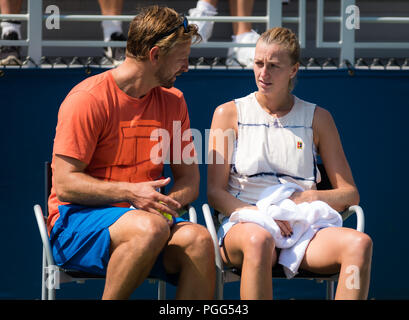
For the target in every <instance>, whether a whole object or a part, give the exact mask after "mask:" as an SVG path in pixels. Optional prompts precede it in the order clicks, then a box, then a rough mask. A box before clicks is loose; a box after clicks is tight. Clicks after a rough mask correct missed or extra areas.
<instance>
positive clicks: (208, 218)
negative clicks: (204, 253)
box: [202, 203, 223, 270]
mask: <svg viewBox="0 0 409 320" xmlns="http://www.w3.org/2000/svg"><path fill="white" fill-rule="evenodd" d="M202 210H203V216H204V219H205V223H206V227H207V230H208V231H209V233H210V235H211V236H212V239H213V245H214V252H215V257H216V266H217V267H218V268H219V269H220V270H223V260H222V256H221V255H220V249H219V241H218V239H217V232H216V228H215V226H214V222H213V217H212V212H211V211H210V207H209V205H208V204H207V203H205V204H204V205H203V206H202Z"/></svg>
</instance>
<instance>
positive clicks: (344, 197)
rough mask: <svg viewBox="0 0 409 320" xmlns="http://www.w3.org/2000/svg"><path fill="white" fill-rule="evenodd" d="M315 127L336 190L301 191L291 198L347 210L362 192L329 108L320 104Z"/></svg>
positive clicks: (314, 121) (316, 111) (323, 160)
mask: <svg viewBox="0 0 409 320" xmlns="http://www.w3.org/2000/svg"><path fill="white" fill-rule="evenodd" d="M312 126H313V131H314V143H315V145H316V147H317V150H318V153H319V154H320V156H321V159H322V162H323V164H324V167H325V170H326V172H327V174H328V178H329V180H330V182H331V185H332V187H333V189H332V190H308V191H304V192H297V193H295V194H293V195H292V197H291V199H292V200H293V201H295V202H296V203H301V202H312V201H314V200H321V201H324V202H326V203H328V205H330V206H331V207H332V208H334V209H335V210H337V211H344V210H345V209H347V208H348V207H349V206H351V205H355V204H358V203H359V193H358V189H357V188H356V186H355V182H354V179H353V177H352V172H351V169H350V167H349V164H348V160H347V159H346V157H345V153H344V150H343V148H342V143H341V139H340V137H339V134H338V130H337V128H336V125H335V122H334V119H333V118H332V116H331V114H330V113H329V112H328V111H327V110H325V109H323V108H320V107H317V108H316V110H315V114H314V120H313V124H312Z"/></svg>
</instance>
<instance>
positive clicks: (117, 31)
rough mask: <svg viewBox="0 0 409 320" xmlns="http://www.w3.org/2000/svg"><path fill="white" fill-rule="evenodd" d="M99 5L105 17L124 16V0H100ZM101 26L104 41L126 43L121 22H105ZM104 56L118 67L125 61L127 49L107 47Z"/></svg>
mask: <svg viewBox="0 0 409 320" xmlns="http://www.w3.org/2000/svg"><path fill="white" fill-rule="evenodd" d="M98 3H99V6H100V8H101V13H102V14H103V15H104V16H117V15H120V14H122V7H123V0H98ZM101 25H102V31H103V33H104V41H126V37H125V36H124V34H123V30H122V22H121V21H120V20H104V21H102V23H101ZM104 55H105V56H106V57H107V58H108V59H110V60H112V62H113V63H114V65H118V64H120V63H121V62H122V61H123V60H124V59H125V48H123V47H106V48H104Z"/></svg>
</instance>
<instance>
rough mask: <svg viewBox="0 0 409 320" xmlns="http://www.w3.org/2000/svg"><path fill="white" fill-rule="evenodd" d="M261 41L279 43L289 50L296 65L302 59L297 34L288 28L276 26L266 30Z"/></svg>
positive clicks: (292, 61)
mask: <svg viewBox="0 0 409 320" xmlns="http://www.w3.org/2000/svg"><path fill="white" fill-rule="evenodd" d="M259 41H263V42H264V43H266V44H273V43H275V44H279V45H281V46H283V47H284V49H286V50H287V51H288V55H289V57H290V59H291V63H292V64H293V65H294V64H296V63H297V62H299V60H300V44H299V42H298V39H297V36H296V35H295V33H294V32H292V31H291V30H290V29H288V28H283V27H275V28H271V29H269V30H267V31H265V32H264V33H263V34H262V35H261V36H260V39H259Z"/></svg>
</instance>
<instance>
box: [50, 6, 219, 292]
mask: <svg viewBox="0 0 409 320" xmlns="http://www.w3.org/2000/svg"><path fill="white" fill-rule="evenodd" d="M195 39H200V36H198V33H197V27H196V26H195V25H189V24H188V22H187V20H186V19H184V18H183V17H181V16H179V15H178V14H177V13H176V12H175V11H174V10H172V9H169V8H161V7H158V6H151V7H148V8H145V9H143V10H142V11H141V13H140V14H138V15H137V16H136V17H135V18H134V20H133V21H132V22H131V24H130V29H129V33H128V41H127V49H126V58H125V61H124V62H123V63H122V64H121V65H120V66H119V67H117V68H116V69H113V70H109V71H106V72H104V73H101V74H99V75H96V76H93V77H90V78H88V79H86V80H85V81H83V82H81V83H80V84H79V85H77V86H76V87H74V88H73V89H72V90H71V92H70V93H69V94H68V96H67V97H66V99H65V100H64V102H63V103H62V105H61V108H60V111H59V115H58V124H57V128H56V136H55V140H54V150H53V162H52V168H53V188H52V191H51V195H50V198H49V211H50V212H49V218H48V224H47V225H48V229H49V232H50V241H51V245H52V249H53V254H54V258H55V260H56V263H57V264H58V265H61V266H63V267H66V268H72V269H77V270H82V271H86V272H93V273H99V274H106V283H105V288H104V293H103V296H102V298H103V299H125V298H128V297H129V296H130V295H131V293H132V292H133V290H134V289H135V288H136V287H137V286H138V285H140V284H141V283H142V282H143V281H144V279H145V278H146V277H147V276H148V275H149V274H151V275H152V274H154V275H159V276H161V277H164V279H165V280H167V281H170V282H173V283H176V282H175V281H176V280H177V285H178V290H177V293H176V298H180V299H211V298H212V297H213V292H214V283H215V266H214V249H213V244H212V240H211V237H210V235H209V233H208V232H207V230H206V229H205V228H204V227H203V226H201V225H198V224H192V223H190V222H187V221H183V219H181V218H179V217H178V211H180V210H181V208H182V207H183V206H185V205H186V204H188V203H190V202H192V201H193V200H194V199H195V198H196V197H197V195H198V190H199V172H198V167H197V164H195V163H193V164H186V163H185V162H184V161H183V159H181V158H180V157H181V154H182V152H183V150H184V148H185V147H186V146H188V145H189V144H190V143H193V142H192V140H190V141H184V140H186V139H182V138H180V137H181V136H183V133H184V132H185V131H186V130H189V126H190V124H189V116H188V113H187V107H186V103H185V100H184V98H183V95H182V93H181V92H180V91H179V90H177V89H175V88H173V84H174V82H175V80H176V76H178V75H180V74H182V73H183V72H187V71H188V57H189V54H190V45H191V42H192V40H195ZM174 123H179V126H177V128H180V132H179V133H180V134H173V125H174ZM164 129H165V130H166V131H167V132H168V133H169V135H170V141H171V144H170V145H166V142H164V143H163V149H162V151H163V153H166V150H170V161H171V164H170V167H171V170H172V173H173V177H174V183H173V186H172V188H171V189H170V191H169V194H168V195H164V194H161V193H159V192H158V191H157V189H158V188H161V187H164V186H165V185H167V184H168V183H169V182H170V178H167V179H160V176H161V173H162V169H163V161H158V159H157V157H159V156H163V155H164V154H162V155H160V153H158V152H156V153H155V152H151V151H152V149H153V147H155V146H156V145H157V144H158V139H159V138H160V137H158V135H157V134H155V132H158V131H160V130H164ZM155 138H157V139H155ZM159 140H160V139H159ZM162 142H163V141H162ZM176 143H179V144H180V146H179V147H180V148H175V150H178V149H180V150H181V151H180V154H176V153H175V152H172V151H173V148H172V147H173V145H175V144H176ZM188 147H189V146H188ZM155 154H157V156H155ZM152 157H153V158H152ZM130 206H132V207H134V208H137V209H134V208H132V207H130ZM162 213H167V214H170V215H172V216H173V218H171V219H170V220H168V219H167V218H166V217H165V216H164V215H162ZM197 288H200V289H199V290H198V289H197Z"/></svg>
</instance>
